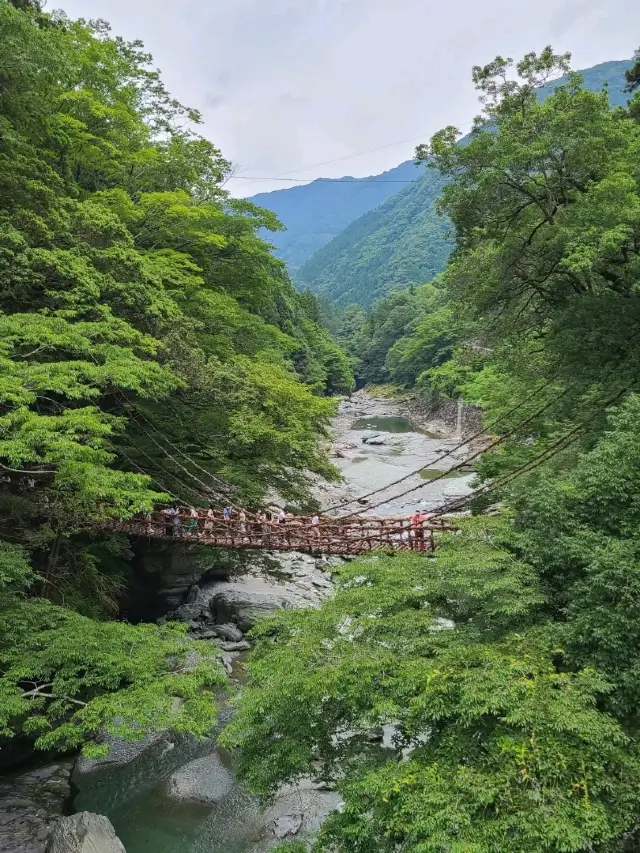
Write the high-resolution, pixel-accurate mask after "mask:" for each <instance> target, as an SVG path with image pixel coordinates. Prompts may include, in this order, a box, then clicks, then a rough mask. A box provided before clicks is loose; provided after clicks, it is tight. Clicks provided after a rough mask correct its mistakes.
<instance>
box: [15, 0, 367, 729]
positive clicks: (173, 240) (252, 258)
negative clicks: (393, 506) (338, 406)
mask: <svg viewBox="0 0 640 853" xmlns="http://www.w3.org/2000/svg"><path fill="white" fill-rule="evenodd" d="M0 43H1V44H2V48H3V57H4V59H3V61H2V62H1V63H0V362H1V367H2V379H1V380H0V477H1V483H0V487H1V488H0V508H1V516H2V520H1V522H0V537H1V539H2V543H3V544H2V548H3V550H2V560H3V566H4V565H6V568H3V575H2V577H1V578H0V583H1V584H2V590H3V592H2V595H3V599H2V614H1V615H0V626H1V627H0V669H1V670H2V673H3V674H2V686H1V687H0V693H1V696H2V702H1V704H2V708H1V709H0V718H1V719H2V728H3V732H4V733H5V734H7V733H10V732H12V731H14V730H21V729H23V723H24V720H25V717H26V716H28V715H29V711H31V717H30V720H29V722H28V724H24V726H25V727H26V729H28V731H29V732H30V733H37V734H38V735H39V736H40V741H39V742H40V744H41V745H53V744H55V745H60V744H65V745H69V744H72V745H75V743H77V742H78V741H79V740H81V736H80V735H79V734H78V733H79V732H81V733H82V737H84V736H90V735H91V734H92V733H93V732H95V731H96V730H97V728H98V727H99V726H101V725H102V724H103V723H104V722H105V721H106V720H107V719H108V717H109V714H111V716H123V714H124V713H125V709H126V713H127V715H134V714H135V715H136V716H137V719H138V721H140V722H142V721H144V725H145V726H146V727H149V726H153V725H155V724H159V723H160V722H162V721H164V723H166V720H167V703H168V704H169V706H171V704H172V701H173V700H172V698H171V696H173V697H180V696H185V697H187V698H186V701H185V702H184V703H183V705H182V706H181V707H182V708H183V710H182V711H180V712H177V711H176V714H175V715H174V716H175V719H176V723H177V725H178V726H182V727H188V724H189V725H192V727H193V729H194V730H195V731H201V730H202V729H203V726H204V722H203V720H204V718H205V717H207V716H208V721H209V722H210V721H211V715H212V712H213V705H212V702H211V700H210V699H207V700H206V701H205V700H197V701H196V700H195V699H194V698H193V696H194V695H195V693H194V690H195V686H194V685H195V683H196V682H197V681H199V684H200V686H201V685H202V684H203V683H205V682H207V681H209V682H211V681H214V682H215V680H216V679H217V674H216V672H215V671H214V670H213V669H212V668H211V667H210V666H209V667H205V670H199V669H197V670H194V672H190V673H189V672H183V677H178V676H177V675H170V674H169V673H170V671H173V670H175V671H179V670H180V667H179V666H178V664H175V666H170V664H169V663H168V661H169V660H170V659H171V658H174V659H176V660H177V657H179V656H184V654H185V653H186V647H185V644H184V638H179V637H177V636H176V635H174V634H173V633H172V632H169V631H158V630H156V629H155V628H153V629H151V628H148V629H147V628H144V627H139V628H132V627H131V626H126V625H123V624H119V623H118V624H116V623H114V624H110V625H105V624H102V623H101V624H96V623H94V622H92V621H91V619H90V618H85V617H97V618H103V617H105V616H108V615H114V614H115V613H116V612H117V609H118V604H119V600H120V597H121V595H122V593H123V590H124V587H125V584H126V572H127V562H128V559H129V556H130V555H129V547H128V543H127V542H126V540H124V539H120V538H119V537H116V536H109V535H106V534H103V533H101V532H100V525H101V523H102V522H104V521H105V520H108V519H113V518H115V519H118V518H127V517H130V516H131V515H132V514H134V513H136V512H140V511H148V510H150V509H151V508H152V506H153V505H154V503H155V502H156V501H157V500H158V499H164V500H168V499H169V497H170V496H174V497H175V496H177V498H178V499H180V500H181V501H182V502H184V503H198V504H200V505H202V504H203V503H205V502H206V501H208V500H213V499H215V500H221V499H222V498H223V497H224V499H226V500H228V499H229V497H230V496H232V497H233V498H234V499H235V500H237V501H238V502H239V501H245V502H248V503H251V502H257V501H259V500H260V499H261V498H262V497H263V495H264V494H265V491H266V490H267V489H268V488H273V489H277V490H279V491H280V492H281V493H282V494H283V495H284V496H285V497H287V498H289V499H292V500H299V501H304V500H305V497H306V494H307V482H308V480H307V478H308V476H309V472H314V473H319V474H325V475H327V476H333V475H334V472H333V469H332V468H331V466H330V465H329V464H328V463H327V461H326V460H325V459H324V457H323V456H322V454H321V453H320V451H319V449H318V438H319V436H320V435H322V434H323V432H324V430H325V428H326V425H327V423H328V421H329V418H330V416H331V414H332V412H333V409H334V404H333V402H332V401H331V400H329V399H327V397H326V396H325V395H327V394H333V393H339V392H342V391H347V390H349V388H350V387H351V384H352V377H351V373H350V369H349V365H348V362H347V359H346V356H345V355H344V354H343V353H342V352H341V351H340V350H339V349H338V347H337V346H336V345H335V344H334V343H333V341H332V340H331V338H330V337H329V335H328V334H327V332H326V331H324V329H322V328H321V327H320V326H319V325H318V323H317V322H316V321H315V320H314V318H313V317H314V312H315V314H317V305H315V304H314V302H313V299H312V298H310V297H309V296H307V297H304V298H303V297H300V296H298V295H297V294H296V293H295V291H294V290H293V288H292V286H291V284H290V282H289V279H288V277H287V274H286V271H285V269H284V265H283V264H282V262H280V261H278V260H276V259H274V258H273V256H272V255H271V253H270V250H269V247H268V245H267V244H266V243H265V242H264V241H263V240H262V239H260V237H259V236H258V231H259V230H260V229H262V228H275V227H277V221H276V220H275V217H274V216H273V215H272V214H270V213H269V212H267V211H263V210H260V209H258V208H256V207H255V206H253V205H251V204H249V203H247V202H245V201H236V200H232V199H230V198H228V197H227V195H226V193H225V192H224V191H223V189H222V182H223V180H224V179H225V177H226V176H227V175H228V173H229V164H228V163H227V162H226V161H225V160H224V159H223V158H222V156H221V154H220V152H219V151H218V150H217V149H216V148H215V146H214V145H212V144H211V143H210V142H208V141H207V140H205V139H203V138H202V137H201V136H199V135H198V134H197V132H196V127H197V122H198V120H199V117H198V115H197V113H195V112H194V111H192V110H190V109H187V108H186V107H183V106H182V105H180V104H179V103H177V102H176V101H174V100H173V99H172V98H171V97H170V96H169V94H168V93H167V92H166V91H165V89H164V87H163V85H162V81H161V79H160V77H159V74H158V72H157V71H155V70H154V69H153V67H152V65H151V59H150V57H149V56H148V55H147V54H145V53H144V52H143V50H142V46H141V45H140V44H139V43H137V42H134V43H127V42H125V41H123V40H121V39H119V38H114V37H112V36H111V34H110V32H109V28H108V26H107V25H106V24H105V23H104V22H93V23H87V22H85V21H82V20H80V21H71V20H69V19H67V18H66V17H65V16H64V15H61V14H54V15H48V14H45V13H43V12H41V10H40V9H39V8H38V6H37V4H35V3H15V4H13V3H9V2H7V0H0ZM29 566H30V568H29ZM27 569H28V570H27ZM46 599H48V600H50V601H53V602H55V605H54V604H50V603H48V602H47V601H46ZM69 608H72V609H69ZM74 610H75V611H77V612H75V613H74V612H73V611H74ZM79 614H82V615H79ZM18 617H19V618H18ZM16 620H17V621H16ZM180 649H181V650H182V651H180V654H179V655H178V651H179V650H180ZM130 655H131V656H132V660H130V659H129V656H130ZM162 661H164V664H163V663H162ZM163 667H164V668H163ZM119 688H122V690H123V691H124V692H121V693H119V694H117V695H116V696H115V697H112V696H110V694H111V692H112V691H114V690H118V689H119ZM127 697H130V698H129V699H128V698H127ZM154 697H155V698H154ZM202 702H204V706H206V707H207V708H208V711H207V713H206V714H204V713H203V705H202ZM109 703H111V704H109ZM154 703H155V704H154ZM80 707H82V708H83V709H84V710H81V711H77V710H76V712H75V715H74V717H73V720H69V719H68V714H69V712H70V711H71V710H72V709H73V708H80ZM192 711H193V713H192ZM79 716H81V717H82V719H81V721H79V722H74V720H75V721H77V720H78V719H79Z"/></svg>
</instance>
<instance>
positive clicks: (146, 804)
mask: <svg viewBox="0 0 640 853" xmlns="http://www.w3.org/2000/svg"><path fill="white" fill-rule="evenodd" d="M332 432H333V436H332V450H331V451H329V452H332V453H333V454H334V456H335V459H334V461H335V463H336V465H337V466H338V467H339V468H340V470H341V472H342V475H343V477H344V482H343V483H340V484H330V485H318V487H317V493H318V497H319V499H320V500H321V502H322V504H323V505H324V506H325V507H327V506H329V505H330V504H335V503H338V502H343V501H345V500H354V501H355V500H356V499H357V498H359V497H361V496H362V495H364V494H365V493H368V492H371V491H373V490H376V489H380V488H382V487H385V486H387V485H388V484H389V483H392V482H394V481H396V480H399V479H400V478H405V479H403V481H402V483H398V484H397V485H394V486H391V487H390V488H389V490H388V491H387V490H386V491H384V493H380V494H379V495H376V496H373V497H372V498H371V499H370V502H369V504H364V505H360V504H357V503H355V504H351V505H349V507H347V508H346V509H348V510H349V511H351V510H352V509H354V510H355V508H357V509H358V511H362V513H364V514H378V515H399V514H407V515H408V514H410V513H411V512H412V511H413V510H414V509H415V508H416V507H418V506H420V507H422V508H424V509H430V508H434V507H435V506H437V505H439V504H441V503H442V502H443V501H445V500H448V499H451V498H455V497H459V496H462V495H465V494H467V493H468V492H469V491H470V488H469V481H470V480H471V479H472V477H473V474H472V473H467V474H464V475H459V474H458V473H457V472H456V473H455V474H452V476H451V478H444V479H441V480H438V481H437V482H435V483H430V481H431V479H433V477H435V476H438V475H439V474H440V473H441V472H442V471H446V470H448V469H449V468H450V467H451V466H452V465H453V464H454V463H455V461H456V457H447V458H440V457H442V455H443V453H444V452H445V451H447V450H451V449H453V448H454V447H455V445H456V444H457V443H458V441H457V440H456V439H455V438H445V437H443V436H442V435H438V434H437V433H436V432H433V431H430V430H429V429H427V428H426V427H425V426H423V425H420V424H416V423H415V422H413V421H412V420H411V419H410V418H408V417H407V415H406V413H405V412H404V411H403V409H402V406H401V404H399V403H397V402H394V401H393V400H390V399H386V398H374V397H372V396H370V395H368V394H366V393H365V392H359V393H358V394H356V395H354V396H353V397H352V399H351V400H348V401H344V402H343V403H342V404H341V406H340V411H339V414H338V416H337V417H336V419H335V421H334V424H333V431H332ZM372 438H373V440H374V441H375V442H376V443H374V444H370V443H368V442H369V441H370V440H371V439H372ZM414 487H420V488H419V489H418V490H417V491H412V492H411V494H409V495H406V496H405V495H404V494H403V493H404V492H405V491H407V490H408V489H413V488H414ZM380 500H382V501H384V502H382V503H380V505H379V506H376V505H375V504H377V503H378V502H379V501H380ZM342 511H345V510H344V509H343V510H342ZM307 559H308V558H307ZM231 678H232V679H233V680H235V681H236V682H237V683H238V684H239V683H240V681H241V678H242V656H241V655H238V656H236V661H235V664H234V672H233V673H232V676H231ZM197 759H200V763H199V764H190V762H193V761H194V760H197ZM181 768H183V769H182V770H181ZM176 772H177V773H178V774H180V773H181V774H182V775H181V776H180V775H179V776H178V777H177V778H178V779H179V786H182V787H183V788H186V789H189V790H191V793H192V794H193V786H194V784H195V787H196V788H199V792H198V793H197V794H196V796H195V799H205V800H206V799H207V798H209V802H194V797H193V796H187V797H184V796H176V784H175V783H174V782H173V781H172V779H173V780H175V779H176V777H175V775H174V774H176ZM76 781H77V782H78V784H79V786H80V788H81V790H80V792H79V793H78V794H77V796H76V798H75V802H74V808H75V809H76V810H88V811H95V812H98V813H101V814H105V815H107V816H108V817H109V818H110V819H111V821H112V823H113V825H114V827H115V829H116V832H117V834H118V836H119V837H120V838H121V840H122V842H123V843H124V845H125V848H126V850H127V853H223V851H224V853H262V851H264V850H267V849H268V848H269V847H270V846H273V844H274V843H276V841H277V840H278V839H277V838H276V837H275V835H274V827H275V832H277V833H278V834H280V835H281V836H282V834H283V833H285V835H286V833H287V831H289V835H290V834H291V829H292V828H293V831H295V832H297V831H298V825H297V822H298V819H299V818H300V819H302V820H303V827H302V828H303V829H304V830H306V831H307V832H313V831H314V829H317V826H318V825H319V823H320V822H321V821H322V819H323V818H324V816H326V814H327V813H328V812H329V811H330V810H332V809H333V808H335V807H336V805H337V804H338V799H337V795H336V794H335V793H332V792H330V791H323V790H317V789H316V788H315V787H314V786H313V785H311V784H310V783H307V784H306V785H303V786H302V787H301V789H299V790H297V791H285V792H283V796H282V797H281V798H280V800H279V802H278V804H277V806H276V808H275V809H274V810H273V811H272V812H271V813H269V814H267V815H262V814H261V813H260V811H259V809H258V807H257V805H256V803H255V802H254V801H253V799H252V798H251V797H249V796H248V795H247V794H246V793H245V792H244V791H243V790H242V788H241V786H239V785H238V784H237V783H236V782H235V780H234V779H233V768H232V759H231V757H230V756H228V755H226V754H225V753H221V752H220V751H219V750H217V749H216V747H215V743H214V740H213V739H212V740H211V742H209V743H207V744H193V743H192V742H189V741H186V742H180V741H178V742H177V743H167V742H164V741H159V742H158V743H157V744H155V745H152V746H151V748H149V749H146V750H143V751H142V752H141V754H140V755H139V756H138V758H136V759H135V760H134V761H131V762H127V763H124V764H121V765H115V766H112V767H110V768H109V769H108V770H105V772H95V773H92V774H87V775H85V776H82V777H81V778H80V780H79V781H78V780H76ZM190 786H191V787H190ZM183 793H184V791H183Z"/></svg>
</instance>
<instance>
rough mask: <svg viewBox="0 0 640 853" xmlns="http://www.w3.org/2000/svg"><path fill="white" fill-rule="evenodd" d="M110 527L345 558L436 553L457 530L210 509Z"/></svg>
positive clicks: (435, 524)
mask: <svg viewBox="0 0 640 853" xmlns="http://www.w3.org/2000/svg"><path fill="white" fill-rule="evenodd" d="M236 515H237V513H236ZM176 519H177V520H176ZM105 527H107V528H108V529H109V530H113V531H118V532H122V533H127V534H129V535H130V536H138V537H144V538H150V539H165V540H171V541H176V540H178V541H181V542H188V543H191V544H198V545H208V546H210V547H214V548H232V549H256V550H258V549H259V550H268V551H304V552H307V553H310V554H338V555H341V556H349V555H358V554H367V553H369V552H371V551H376V550H388V551H433V550H434V548H435V534H437V533H438V532H442V531H453V530H455V529H456V528H455V527H453V526H452V525H451V524H448V523H447V522H445V521H442V519H440V518H435V517H431V518H430V517H428V516H425V518H424V520H423V521H422V523H415V522H413V521H412V520H411V519H408V518H406V517H404V518H389V517H378V518H373V517H367V516H349V517H346V518H328V517H323V516H320V517H319V519H318V524H317V525H313V524H312V523H311V517H301V516H296V517H295V518H293V519H288V520H287V521H286V522H285V523H280V524H279V523H277V522H276V521H272V520H267V519H265V518H261V517H259V516H258V515H256V514H254V513H251V514H249V513H246V519H245V520H244V521H242V520H240V519H238V518H237V517H235V518H232V519H231V520H230V521H228V520H225V519H224V517H223V515H222V513H220V512H219V511H215V510H214V511H212V513H209V514H207V511H206V510H198V515H197V517H192V516H191V515H190V514H189V513H188V512H181V513H179V515H177V516H175V515H168V514H165V513H150V514H149V515H147V516H145V517H144V518H139V517H138V518H133V519H130V520H128V521H112V522H108V523H107V524H106V525H105Z"/></svg>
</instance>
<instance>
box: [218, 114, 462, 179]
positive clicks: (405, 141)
mask: <svg viewBox="0 0 640 853" xmlns="http://www.w3.org/2000/svg"><path fill="white" fill-rule="evenodd" d="M473 126H474V122H469V127H468V129H467V130H462V131H460V134H461V135H463V136H464V135H466V134H467V133H469V132H470V131H471V129H472V128H473ZM429 135H430V134H429V133H428V132H425V133H419V134H416V136H411V137H409V138H408V139H400V140H399V141H398V142H389V143H387V144H386V145H377V146H376V147H375V148H369V149H367V150H366V151H357V152H355V153H354V154H345V155H343V156H342V157H333V158H332V159H331V160H324V161H323V162H321V163H314V164H313V165H312V166H302V167H300V168H299V169H291V171H289V172H279V173H278V174H277V175H275V176H274V177H273V178H247V179H246V180H259V181H275V180H280V179H281V178H286V177H287V176H288V175H291V174H293V173H296V172H309V171H311V169H319V168H320V167H321V166H330V165H331V164H332V163H341V162H343V161H344V160H353V159H355V158H356V157H364V156H365V155H366V154H375V152H376V151H383V150H384V149H386V148H396V147H397V146H398V145H408V144H409V143H410V142H417V141H418V140H420V139H425V137H429ZM244 177H245V176H243V175H231V176H230V177H229V179H228V180H230V181H235V180H239V179H244ZM289 180H295V179H294V178H290V179H289ZM312 180H313V179H312ZM325 180H330V179H325ZM338 180H339V179H338ZM362 180H367V179H366V178H363V179H362ZM376 183H378V182H376ZM379 183H381V182H379Z"/></svg>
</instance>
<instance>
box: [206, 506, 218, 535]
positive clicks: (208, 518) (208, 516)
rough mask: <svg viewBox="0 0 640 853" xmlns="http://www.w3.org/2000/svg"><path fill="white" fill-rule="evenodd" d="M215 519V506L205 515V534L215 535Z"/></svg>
mask: <svg viewBox="0 0 640 853" xmlns="http://www.w3.org/2000/svg"><path fill="white" fill-rule="evenodd" d="M214 519H215V515H214V514H213V507H211V506H210V507H209V509H208V510H207V514H206V515H205V517H204V535H205V536H213V521H214Z"/></svg>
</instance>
